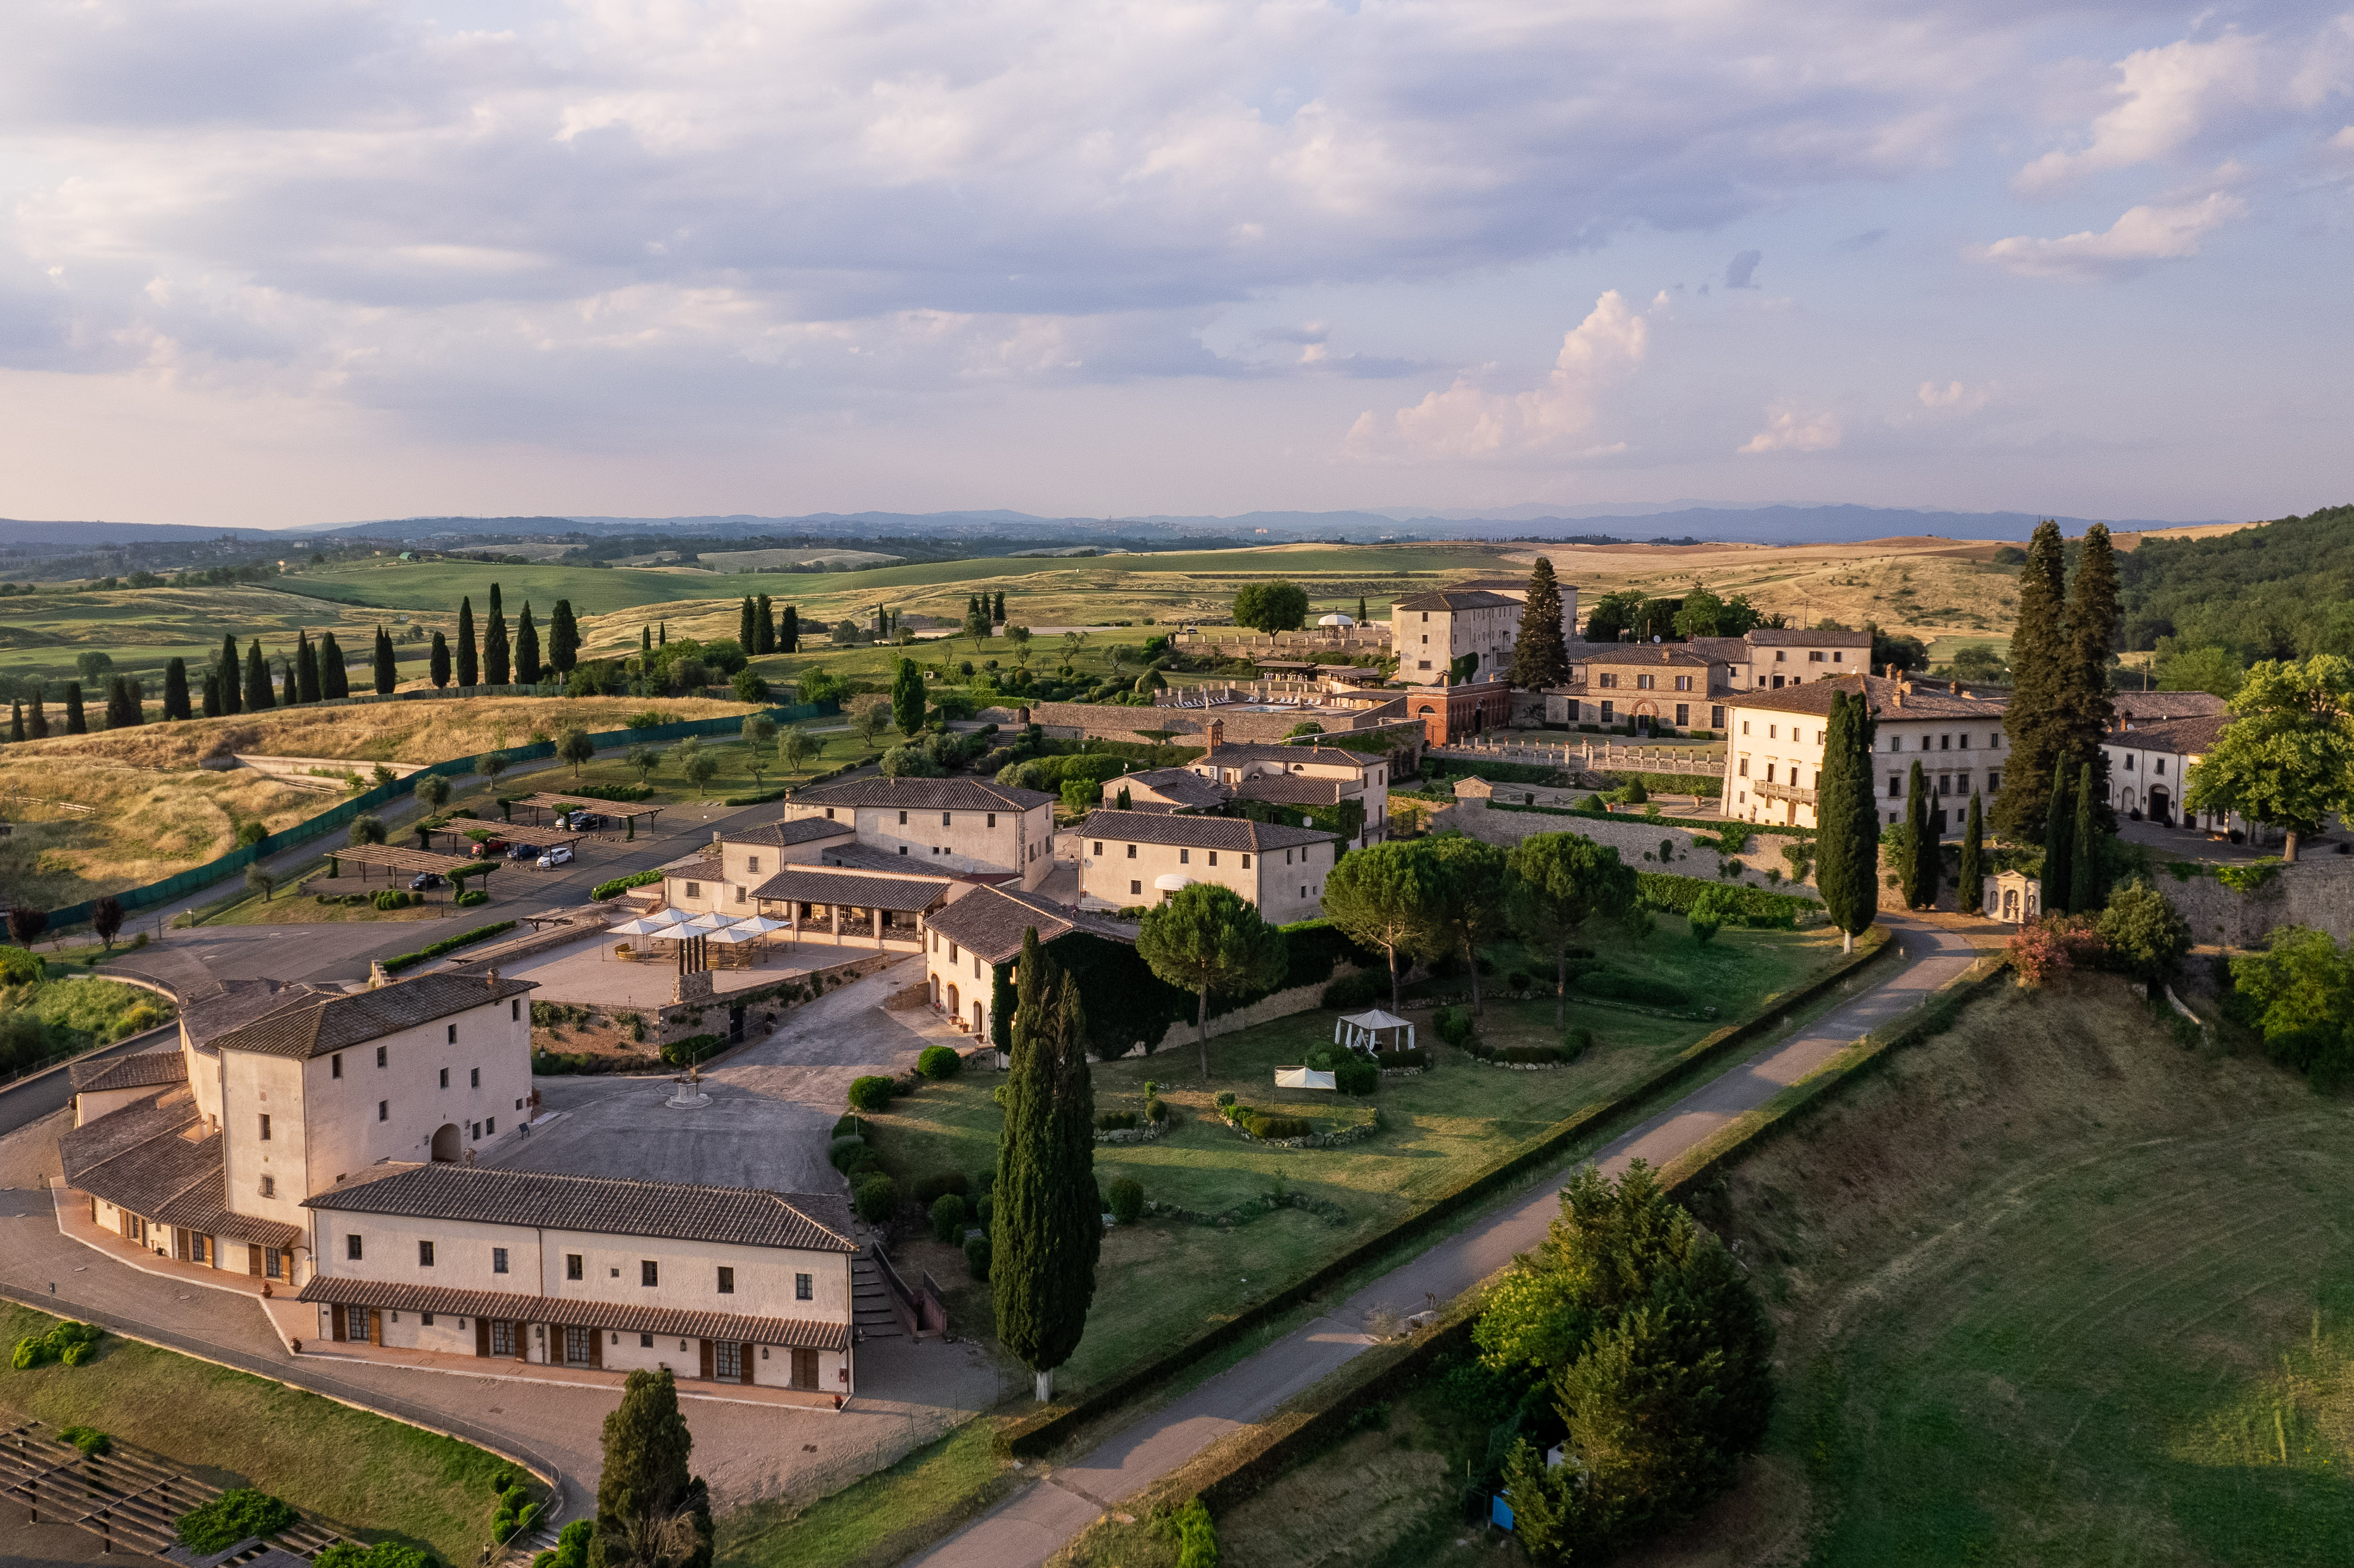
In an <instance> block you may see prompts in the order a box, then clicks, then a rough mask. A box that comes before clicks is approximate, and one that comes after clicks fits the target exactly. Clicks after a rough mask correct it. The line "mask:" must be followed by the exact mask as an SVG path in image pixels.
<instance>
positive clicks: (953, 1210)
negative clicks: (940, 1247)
mask: <svg viewBox="0 0 2354 1568" xmlns="http://www.w3.org/2000/svg"><path fill="white" fill-rule="evenodd" d="M963 1234H964V1199H963V1197H962V1196H960V1194H958V1193H955V1192H943V1193H941V1194H940V1195H939V1196H938V1197H937V1198H935V1199H933V1200H932V1239H933V1240H934V1241H937V1242H954V1241H955V1240H956V1239H957V1238H958V1237H959V1236H961V1235H963Z"/></svg>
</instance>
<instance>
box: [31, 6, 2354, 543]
mask: <svg viewBox="0 0 2354 1568" xmlns="http://www.w3.org/2000/svg"><path fill="white" fill-rule="evenodd" d="M2340 3H2341V4H2342V3H2343V0H2340ZM2349 257H2354V11H2349V10H2342V9H2337V8H2333V7H2331V6H2327V5H2321V6H2310V5H2288V4H2271V5H2266V4H2253V5H2224V6H2211V7H2208V8H2204V9H2189V8H2183V9H2175V8H2161V7H2158V6H2135V5H2076V4H2070V3H2069V0H2032V3H2031V0H1941V3H1939V4H1935V5H1923V4H1914V3H1906V0H1810V3H1809V4H1807V5H1771V6H1768V5H1741V4H1727V3H1721V0H1639V3H1638V0H1599V3H1596V0H1583V3H1578V4H1570V5H1542V4H1533V3H1531V0H1504V3H1489V0H1447V3H1439V0H1406V3H1384V0H1357V3H1354V4H1318V3H1312V0H1269V3H1263V4H1250V3H1244V0H1233V3H1221V0H1150V3H1144V0H1134V3H1118V0H790V3H786V0H773V3H772V0H759V3H749V0H638V3H624V0H574V3H571V4H554V3H538V0H473V3H471V4H468V5H463V6H453V7H449V8H447V9H446V10H445V9H440V8H436V7H434V6H430V5H417V4H406V3H400V0H141V3H138V4H131V3H126V0H12V3H11V4H10V5H7V6H5V7H0V432H5V433H0V514H5V515H9V516H16V517H48V518H58V517H105V518H110V519H118V520H125V521H138V522H153V523H194V524H261V525H282V524H313V523H322V522H333V521H341V520H349V519H358V518H370V517H398V516H408V515H422V514H518V513H521V514H535V513H564V512H578V513H586V514H608V515H654V514H696V513H735V512H744V513H753V514H797V513H805V512H811V511H820V510H836V511H856V510H865V509H886V510H896V511H929V510H945V509H956V508H987V507H1009V508H1014V509H1018V510H1023V511H1027V512H1033V513H1038V514H1046V515H1085V516H1120V515H1130V514H1146V513H1162V514H1231V513H1237V512H1243V511H1249V510H1255V509H1306V510H1322V509H1340V508H1348V507H1360V506H1384V507H1391V506H1428V507H1432V508H1464V507H1475V508H1476V507H1483V506H1499V507H1500V506H1507V505H1513V504H1520V503H1545V504H1558V505H1562V506H1564V507H1567V506H1591V505H1595V504H1598V503H1630V502H1648V501H1664V500H1668V499H1670V498H1674V499H1692V500H1700V501H1715V502H1724V503H1771V502H1800V503H1834V502H1853V503H1870V504H1877V505H1894V506H1928V507H1939V508H1953V509H1961V510H1971V509H2013V510H2020V511H2048V512H2056V513H2063V514H2075V515H2079V516H2121V517H2122V516H2131V517H2152V518H2174V519H2185V520H2187V519H2200V518H2255V517H2264V516H2273V515H2279V514H2285V513H2289V512H2302V511H2307V510H2310V509H2312V508H2314V507H2317V506H2322V505H2328V504H2334V503H2343V502H2346V501H2348V500H2349V499H2354V480H2349V457H2354V376H2347V375H2346V374H2345V367H2346V366H2347V365H2348V364H2349V363H2350V362H2354V308H2349V300H2348V276H2349V265H2348V263H2349Z"/></svg>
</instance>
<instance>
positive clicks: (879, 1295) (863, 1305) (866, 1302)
mask: <svg viewBox="0 0 2354 1568" xmlns="http://www.w3.org/2000/svg"><path fill="white" fill-rule="evenodd" d="M850 1321H851V1326H852V1328H853V1329H854V1330H855V1331H856V1332H855V1337H856V1338H858V1339H861V1340H896V1339H899V1338H902V1337H903V1336H902V1332H901V1330H900V1328H899V1314H898V1313H896V1312H895V1311H893V1310H892V1309H891V1291H890V1287H888V1286H886V1285H885V1284H884V1283H883V1275H882V1271H881V1270H879V1269H877V1268H876V1267H875V1259H874V1258H873V1256H871V1255H868V1254H866V1253H864V1252H862V1253H860V1254H859V1255H858V1256H857V1257H856V1259H854V1261H853V1262H852V1263H851V1266H850Z"/></svg>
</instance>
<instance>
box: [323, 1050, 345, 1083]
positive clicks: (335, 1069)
mask: <svg viewBox="0 0 2354 1568" xmlns="http://www.w3.org/2000/svg"><path fill="white" fill-rule="evenodd" d="M343 1075H344V1054H343V1053H342V1052H341V1051H338V1052H336V1053H335V1054H334V1055H332V1056H330V1057H328V1058H327V1076H329V1077H331V1078H340V1077H342V1076H343Z"/></svg>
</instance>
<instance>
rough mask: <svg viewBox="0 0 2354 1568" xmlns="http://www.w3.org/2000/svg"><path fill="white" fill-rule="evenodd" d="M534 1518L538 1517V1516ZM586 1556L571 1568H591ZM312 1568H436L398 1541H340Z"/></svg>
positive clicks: (550, 1560) (549, 1562) (542, 1559)
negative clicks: (362, 1542) (373, 1543)
mask: <svg viewBox="0 0 2354 1568" xmlns="http://www.w3.org/2000/svg"><path fill="white" fill-rule="evenodd" d="M534 1517H537V1516H536V1515H535V1516H534ZM531 1561H532V1568H543V1564H545V1568H555V1565H556V1563H557V1553H555V1552H541V1553H540V1554H539V1555H538V1556H537V1557H535V1558H533V1559H532V1560H531ZM312 1568H433V1558H432V1556H431V1555H430V1554H429V1553H428V1552H420V1551H419V1550H418V1549H417V1548H416V1547H414V1546H403V1545H401V1544H400V1543H399V1542H397V1541H379V1542H376V1544H375V1545H374V1546H362V1545H360V1544H358V1543H357V1542H350V1541H338V1542H335V1544H334V1545H333V1546H330V1547H328V1548H327V1549H326V1550H325V1551H324V1552H320V1553H319V1555H318V1556H317V1557H316V1558H315V1559H313V1563H312ZM568 1568H588V1558H587V1557H586V1556H585V1555H584V1556H582V1557H581V1558H579V1559H578V1561H577V1562H575V1563H571V1564H569V1565H568Z"/></svg>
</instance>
